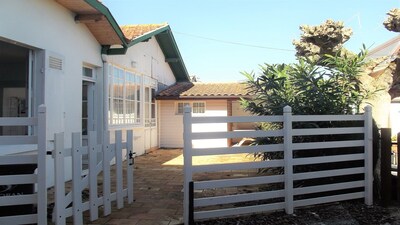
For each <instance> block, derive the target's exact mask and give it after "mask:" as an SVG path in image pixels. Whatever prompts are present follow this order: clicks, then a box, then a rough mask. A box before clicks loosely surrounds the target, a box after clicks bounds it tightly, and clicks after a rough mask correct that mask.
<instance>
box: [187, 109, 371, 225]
mask: <svg viewBox="0 0 400 225" xmlns="http://www.w3.org/2000/svg"><path fill="white" fill-rule="evenodd" d="M314 121H318V122H320V121H324V122H333V121H345V122H347V123H348V122H349V121H356V124H361V125H359V126H358V127H357V126H354V125H352V126H351V127H328V128H321V127H315V128H304V129H299V128H295V129H293V128H292V125H293V123H297V122H314ZM233 122H275V123H281V124H283V129H281V130H269V131H261V130H256V131H228V132H197V133H196V132H192V125H193V124H196V123H233ZM360 134H363V135H360ZM316 135H327V136H335V135H336V136H340V135H341V136H343V135H345V136H349V135H353V136H354V137H353V139H351V140H348V139H347V140H345V139H343V138H339V139H338V140H333V141H332V140H331V141H318V142H307V141H305V140H307V138H304V140H303V142H301V143H297V142H296V143H293V142H294V137H296V138H299V137H311V136H316ZM249 137H251V138H258V137H260V138H263V137H278V138H281V140H282V143H275V144H264V145H257V146H239V147H219V148H194V147H193V145H192V141H193V140H197V139H217V138H249ZM314 139H315V138H314ZM315 149H318V151H322V155H318V156H315V155H307V154H306V153H310V152H313V150H315ZM348 149H353V150H348ZM354 149H357V150H354ZM360 149H361V150H360ZM340 150H341V151H340ZM337 151H339V152H337ZM266 152H277V153H278V154H281V157H280V158H277V159H274V160H269V161H254V162H246V163H243V162H242V163H222V164H215V165H214V164H208V165H193V158H194V157H198V156H208V155H224V154H239V153H250V154H254V153H266ZM299 152H302V153H303V155H301V156H299ZM345 162H351V163H345ZM353 162H354V163H353ZM335 163H336V164H340V165H342V167H325V168H323V169H321V168H319V169H317V170H315V169H314V170H312V169H308V170H305V171H302V170H301V168H309V167H310V168H311V167H315V165H333V164H334V165H336V164H335ZM343 163H345V164H346V166H345V167H343ZM265 168H283V174H275V175H274V174H269V175H268V174H262V175H258V176H253V177H240V178H230V179H215V178H214V179H213V180H201V181H196V180H195V178H194V175H196V174H199V173H204V172H207V173H216V172H218V171H219V172H220V171H242V170H258V169H265ZM349 175H350V176H353V177H352V178H351V179H348V178H346V176H349ZM354 177H357V178H354ZM360 177H361V178H360ZM325 178H329V179H330V180H334V181H333V182H332V181H330V183H326V181H323V182H322V180H321V179H325ZM339 178H340V179H339ZM310 179H319V180H318V182H317V183H315V182H314V183H309V184H307V185H306V186H301V185H300V186H299V185H298V184H299V182H306V181H308V180H310ZM191 183H193V185H191ZM271 184H278V186H277V187H278V188H275V189H273V190H271V191H265V190H261V191H258V192H253V193H234V194H221V195H218V196H211V197H208V196H206V197H204V196H202V197H196V196H195V195H194V193H198V191H204V190H210V189H213V190H214V189H215V190H217V189H221V188H232V187H240V186H251V185H264V186H265V185H267V186H268V185H270V186H271ZM279 184H280V185H281V186H279ZM190 187H192V188H190ZM279 187H280V188H279ZM191 191H192V192H191ZM222 193H223V192H222ZM356 198H364V199H365V204H367V205H371V204H372V115H371V107H369V106H367V107H366V108H365V114H364V115H312V116H307V115H299V116H297V115H292V113H291V108H290V107H285V108H284V115H283V116H250V117H242V116H235V117H192V116H191V109H190V108H189V107H186V108H185V113H184V222H185V224H190V223H193V221H192V220H198V219H208V218H213V217H223V216H231V215H240V214H247V213H256V212H265V211H270V210H282V209H285V211H286V213H288V214H292V213H293V210H294V208H295V207H300V206H308V205H314V204H321V203H328V202H335V201H341V200H349V199H356ZM243 202H248V203H249V204H247V205H246V206H242V207H237V204H235V203H243ZM254 202H256V203H254ZM250 203H252V204H250ZM221 205H222V206H223V208H218V207H220V206H221ZM210 206H212V208H207V207H210ZM216 207H217V208H216ZM192 208H193V210H192V211H191V210H189V209H192Z"/></svg>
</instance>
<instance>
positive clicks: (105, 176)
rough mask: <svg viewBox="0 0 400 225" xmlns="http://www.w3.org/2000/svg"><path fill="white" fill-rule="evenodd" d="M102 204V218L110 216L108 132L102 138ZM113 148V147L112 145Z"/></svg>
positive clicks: (109, 151)
mask: <svg viewBox="0 0 400 225" xmlns="http://www.w3.org/2000/svg"><path fill="white" fill-rule="evenodd" d="M102 147H103V200H104V201H103V204H104V211H103V212H104V213H103V215H104V216H107V215H109V214H111V172H110V157H111V153H112V149H111V145H110V131H108V130H106V131H104V138H103V146H102ZM114 147H115V145H114Z"/></svg>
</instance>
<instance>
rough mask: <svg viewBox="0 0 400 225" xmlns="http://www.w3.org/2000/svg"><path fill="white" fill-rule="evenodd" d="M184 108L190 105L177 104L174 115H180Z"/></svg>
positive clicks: (184, 103) (186, 103)
mask: <svg viewBox="0 0 400 225" xmlns="http://www.w3.org/2000/svg"><path fill="white" fill-rule="evenodd" d="M185 106H190V103H189V102H178V104H177V107H176V114H178V115H182V114H183V110H184V108H185Z"/></svg>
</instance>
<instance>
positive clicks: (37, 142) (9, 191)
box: [0, 105, 47, 225]
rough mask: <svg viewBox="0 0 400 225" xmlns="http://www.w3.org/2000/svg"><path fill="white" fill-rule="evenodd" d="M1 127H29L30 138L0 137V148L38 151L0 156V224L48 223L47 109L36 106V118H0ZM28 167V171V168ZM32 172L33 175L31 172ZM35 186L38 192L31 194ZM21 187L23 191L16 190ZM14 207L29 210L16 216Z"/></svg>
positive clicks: (16, 211)
mask: <svg viewBox="0 0 400 225" xmlns="http://www.w3.org/2000/svg"><path fill="white" fill-rule="evenodd" d="M3 126H23V127H28V129H27V130H32V131H33V135H19V136H0V145H2V146H7V148H11V150H12V152H15V151H16V150H17V149H18V148H21V146H26V145H33V146H35V147H36V149H37V151H34V152H29V153H24V154H23V153H22V152H23V151H24V149H20V152H21V153H20V154H18V155H3V156H0V167H2V168H3V169H2V174H0V187H1V189H2V190H1V193H0V209H1V212H2V215H3V214H4V215H3V216H0V224H31V223H37V224H44V225H45V224H47V189H46V108H45V106H43V105H41V106H39V111H38V117H19V118H5V117H3V118H0V127H3ZM28 164H29V167H31V168H27V167H28ZM35 169H37V170H36V173H33V170H35ZM16 170H20V171H18V172H16ZM21 170H22V171H21ZM35 185H36V187H37V192H35V191H34V187H35ZM22 186H24V189H25V190H21V189H19V190H17V189H18V188H19V187H22ZM27 186H28V187H27ZM29 188H30V189H31V190H27V189H29ZM16 190H17V191H16ZM26 192H32V193H26ZM15 206H16V207H17V208H19V209H21V208H25V209H28V210H22V211H24V212H23V213H18V210H15V208H13V207H15ZM35 206H36V210H35V209H34V207H35ZM29 207H31V209H29ZM12 209H14V211H12ZM4 212H7V213H4ZM7 214H8V215H7Z"/></svg>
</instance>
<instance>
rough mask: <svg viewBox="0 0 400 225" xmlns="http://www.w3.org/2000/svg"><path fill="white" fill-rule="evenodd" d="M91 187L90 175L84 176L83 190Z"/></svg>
mask: <svg viewBox="0 0 400 225" xmlns="http://www.w3.org/2000/svg"><path fill="white" fill-rule="evenodd" d="M87 187H89V176H84V177H83V178H82V182H81V190H83V189H85V188H87Z"/></svg>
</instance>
